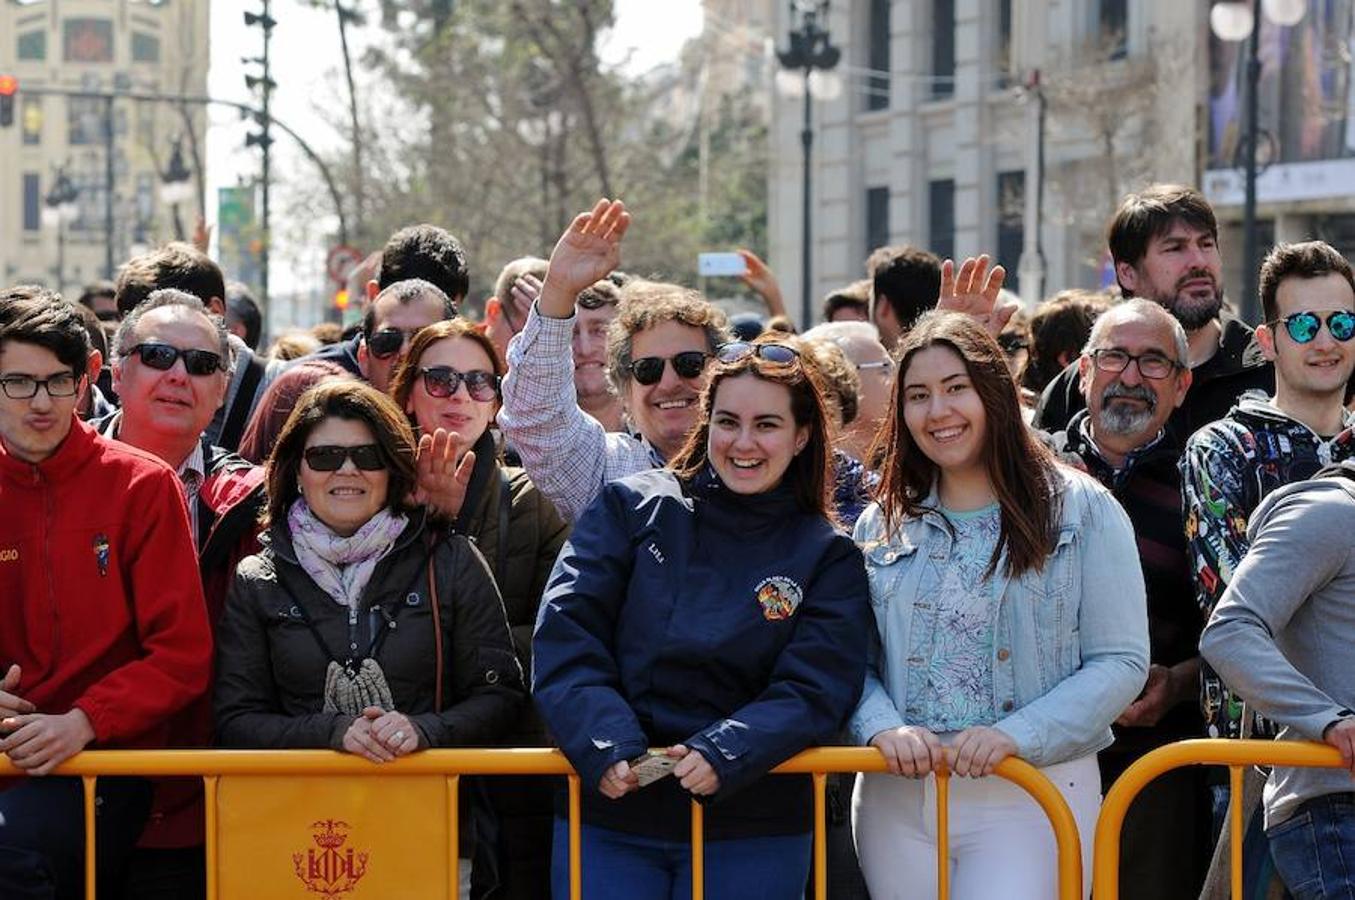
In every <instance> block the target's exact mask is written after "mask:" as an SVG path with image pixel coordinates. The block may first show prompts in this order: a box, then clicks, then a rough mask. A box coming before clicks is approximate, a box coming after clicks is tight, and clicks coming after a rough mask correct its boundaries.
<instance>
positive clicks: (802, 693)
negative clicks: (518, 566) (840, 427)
mask: <svg viewBox="0 0 1355 900" xmlns="http://www.w3.org/2000/svg"><path fill="white" fill-rule="evenodd" d="M715 357H716V362H715V365H714V366H713V370H712V373H711V379H710V384H709V387H708V388H707V389H706V391H705V392H704V393H703V394H702V398H701V407H700V415H699V417H698V420H697V424H696V429H695V430H694V431H693V433H692V435H691V437H690V438H689V439H688V441H687V443H686V445H685V446H684V447H683V448H682V450H681V452H679V453H677V454H676V455H675V456H674V457H673V459H672V460H671V461H670V463H669V464H668V466H667V467H666V468H663V469H653V470H650V471H646V472H642V473H639V474H635V475H631V476H628V477H625V478H621V479H619V480H616V481H612V482H610V483H608V484H607V485H605V486H603V487H601V488H600V491H599V496H598V497H597V499H596V500H595V501H594V502H593V503H592V504H591V505H589V507H588V508H587V509H586V510H585V511H584V513H583V514H582V515H581V516H580V517H579V519H578V521H577V523H576V525H575V527H574V531H573V534H572V536H571V538H570V540H569V541H568V542H566V544H565V547H564V549H563V550H562V551H561V555H560V558H559V559H558V560H557V562H556V565H555V569H554V571H553V572H552V575H551V580H550V586H549V588H548V589H547V592H546V596H545V598H544V600H543V602H542V605H541V613H540V618H539V619H538V622H537V627H536V634H535V637H534V641H533V656H534V666H535V671H534V674H533V693H534V696H535V699H536V704H537V708H538V709H539V710H540V711H541V714H542V716H543V717H544V718H545V720H546V724H547V726H548V728H549V729H550V731H551V733H552V734H553V735H554V736H555V737H556V739H557V740H558V742H559V744H560V746H561V748H562V749H563V750H564V752H565V755H566V756H567V757H568V758H569V761H570V763H571V764H572V765H573V766H574V768H575V770H576V771H577V772H578V773H579V776H580V778H581V779H582V781H583V784H584V791H583V798H582V817H583V860H584V870H583V873H582V875H583V891H584V895H585V896H587V897H589V898H590V900H594V898H602V900H607V898H613V897H614V898H625V900H647V898H654V900H659V898H663V900H667V898H669V897H680V896H686V895H689V894H690V892H691V852H690V844H689V835H690V801H691V800H692V799H693V798H695V799H696V800H698V801H699V802H702V803H704V804H708V809H707V812H706V817H705V839H706V843H705V854H706V855H705V864H706V869H705V872H706V885H705V886H706V892H707V894H706V895H707V896H709V897H713V898H728V897H742V896H758V897H766V898H785V900H790V898H794V897H800V896H802V895H803V893H804V887H805V878H806V875H807V873H808V871H809V858H810V847H811V831H812V824H811V813H812V797H811V791H810V784H809V780H808V779H807V778H797V777H792V776H774V775H768V771H769V770H770V769H771V768H773V767H774V766H775V765H777V764H778V763H780V762H782V761H783V760H785V759H787V758H788V757H790V756H792V755H794V754H795V753H797V752H799V751H800V750H803V749H805V748H806V747H810V746H813V745H814V744H816V743H819V742H821V741H824V740H826V739H828V738H830V737H831V736H832V735H833V734H834V733H835V732H836V730H837V729H838V728H840V727H841V725H842V724H843V722H844V720H845V716H846V714H847V713H848V712H849V711H850V709H851V707H852V705H853V704H854V703H855V700H856V697H857V696H858V694H859V693H860V690H861V684H862V679H863V676H864V661H865V652H866V640H865V636H866V634H867V633H868V623H869V614H868V606H867V585H866V577H865V570H864V567H863V564H862V559H861V553H860V550H858V549H857V547H856V546H855V544H853V543H852V541H851V540H850V539H849V538H848V537H847V536H846V535H845V534H844V533H842V532H841V531H840V530H838V529H837V528H836V527H835V524H834V522H833V520H832V512H831V509H832V507H831V501H830V490H831V478H830V460H831V447H830V445H829V439H828V427H827V425H826V421H825V415H824V404H823V399H822V395H821V392H820V389H819V387H818V384H817V382H816V379H817V375H816V374H814V373H813V372H812V370H811V369H810V368H808V367H807V366H806V365H805V362H804V360H803V359H802V357H801V349H800V347H799V345H798V342H797V341H796V340H795V339H794V338H791V339H788V340H786V341H781V342H778V341H775V340H771V339H766V338H764V339H761V340H759V341H756V342H753V343H744V342H734V343H728V344H724V345H722V346H721V347H720V348H718V350H717V351H716V354H715ZM651 748H654V749H660V750H661V751H662V752H663V754H664V755H665V756H666V757H667V759H668V760H671V763H664V762H662V761H660V760H656V759H655V758H654V756H653V755H652V754H650V753H649V751H650V750H651ZM670 768H671V774H666V773H665V770H666V769H670ZM557 814H558V816H559V817H558V818H557V819H556V837H555V845H554V864H553V873H552V889H553V894H554V896H555V897H557V898H564V897H567V896H568V884H569V863H568V858H569V857H568V850H569V842H568V837H567V826H566V819H565V818H564V815H565V809H564V807H563V806H560V807H558V809H557Z"/></svg>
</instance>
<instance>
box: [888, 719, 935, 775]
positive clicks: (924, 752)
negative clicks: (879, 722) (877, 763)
mask: <svg viewBox="0 0 1355 900" xmlns="http://www.w3.org/2000/svg"><path fill="white" fill-rule="evenodd" d="M870 745H871V746H872V747H877V748H879V750H880V752H881V753H883V754H884V758H885V762H886V763H888V764H889V771H890V772H893V773H894V774H895V775H906V776H907V777H909V778H921V777H923V776H924V775H926V774H928V773H930V772H932V771H935V770H937V769H941V768H944V767H945V766H946V749H945V747H943V746H941V739H940V738H938V737H937V736H936V735H934V734H932V733H931V732H930V731H928V730H927V729H925V728H922V727H920V726H917V725H904V726H901V727H899V728H889V729H886V730H884V731H881V732H880V733H879V734H877V735H875V736H874V737H873V738H871V739H870Z"/></svg>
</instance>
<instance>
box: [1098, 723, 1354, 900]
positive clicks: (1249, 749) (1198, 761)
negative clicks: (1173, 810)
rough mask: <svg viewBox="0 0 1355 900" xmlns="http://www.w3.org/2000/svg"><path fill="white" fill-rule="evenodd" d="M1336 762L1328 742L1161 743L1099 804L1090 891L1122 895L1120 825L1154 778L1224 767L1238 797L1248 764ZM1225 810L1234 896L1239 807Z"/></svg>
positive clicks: (1114, 898) (1236, 897)
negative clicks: (1184, 768) (1187, 769)
mask: <svg viewBox="0 0 1355 900" xmlns="http://www.w3.org/2000/svg"><path fill="white" fill-rule="evenodd" d="M1254 765H1269V766H1301V767H1325V766H1332V767H1339V766H1340V765H1341V754H1340V753H1339V752H1338V751H1337V750H1336V748H1335V747H1331V746H1328V745H1327V744H1314V743H1306V742H1299V741H1240V740H1199V741H1180V742H1179V743H1175V744H1168V745H1167V746H1165V747H1159V748H1158V749H1156V750H1154V751H1152V752H1151V753H1149V754H1147V755H1146V756H1144V757H1142V758H1141V759H1139V760H1137V761H1136V762H1135V763H1134V764H1133V765H1131V766H1130V767H1129V768H1128V769H1126V770H1125V771H1124V774H1122V775H1121V776H1120V777H1119V778H1118V779H1116V781H1115V783H1114V784H1113V785H1111V788H1110V791H1109V792H1108V793H1107V794H1106V799H1105V800H1104V801H1103V802H1102V803H1101V815H1100V817H1099V818H1098V819H1097V820H1096V842H1095V844H1094V845H1093V865H1092V873H1093V874H1092V894H1093V895H1094V896H1095V897H1096V900H1118V898H1119V896H1120V830H1121V828H1122V827H1123V825H1124V817H1125V813H1126V812H1128V811H1129V804H1131V803H1133V802H1134V798H1135V797H1137V796H1138V795H1139V792H1140V791H1142V790H1143V788H1144V787H1145V786H1146V785H1147V784H1148V783H1149V782H1150V781H1152V780H1153V779H1154V778H1156V777H1157V776H1159V775H1161V774H1163V773H1164V772H1168V771H1170V770H1172V769H1179V768H1181V767H1182V766H1227V767H1228V775H1229V783H1230V784H1231V785H1232V795H1233V796H1234V797H1240V796H1242V772H1243V769H1245V768H1246V767H1247V766H1254ZM1229 815H1230V816H1231V827H1230V829H1229V830H1230V832H1231V834H1230V838H1231V844H1230V851H1231V852H1230V856H1229V859H1230V862H1231V866H1232V871H1231V873H1230V875H1231V882H1232V896H1233V900H1241V898H1242V807H1241V805H1240V804H1232V806H1231V808H1230V810H1229Z"/></svg>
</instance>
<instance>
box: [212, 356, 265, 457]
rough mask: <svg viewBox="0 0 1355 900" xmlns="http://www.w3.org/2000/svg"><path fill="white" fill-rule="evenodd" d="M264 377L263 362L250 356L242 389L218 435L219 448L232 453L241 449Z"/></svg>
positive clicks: (240, 388)
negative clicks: (256, 393)
mask: <svg viewBox="0 0 1355 900" xmlns="http://www.w3.org/2000/svg"><path fill="white" fill-rule="evenodd" d="M263 376H264V364H263V360H261V359H259V357H257V356H250V358H249V365H247V366H245V374H244V375H242V376H240V387H239V388H238V389H237V390H236V392H235V402H234V403H232V404H231V408H230V412H229V413H227V414H226V422H225V424H224V425H222V426H221V434H219V435H217V439H216V443H217V446H219V447H225V448H226V449H227V450H231V451H234V450H237V449H239V447H240V438H242V437H244V434H245V425H247V424H248V423H249V414H250V413H251V412H252V411H253V410H254V394H255V392H256V391H257V390H258V389H259V382H261V381H263Z"/></svg>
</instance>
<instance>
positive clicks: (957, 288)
mask: <svg viewBox="0 0 1355 900" xmlns="http://www.w3.org/2000/svg"><path fill="white" fill-rule="evenodd" d="M1006 277H1007V270H1006V269H1004V268H1002V266H993V269H992V271H991V272H990V271H988V254H986V253H985V254H983V255H982V256H980V257H979V258H978V259H975V258H974V257H972V256H971V257H969V258H968V259H966V260H965V261H964V262H963V263H961V264H960V271H959V273H958V274H957V273H956V271H955V260H953V259H948V260H946V261H945V262H943V263H941V296H940V299H939V300H938V302H937V304H936V308H937V309H940V310H947V311H949V312H961V313H965V314H966V315H970V316H973V317H974V318H975V319H977V320H978V321H979V324H980V325H982V326H983V327H984V329H985V330H986V331H987V332H988V333H989V334H991V335H992V336H993V337H997V336H998V335H999V334H1001V333H1002V329H1003V328H1004V327H1005V326H1006V324H1007V322H1008V320H1010V319H1011V317H1012V315H1013V314H1015V312H1016V310H1017V307H1016V305H1015V304H1007V305H1005V306H999V305H998V292H999V291H1001V290H1002V282H1003V280H1004V279H1005V278H1006Z"/></svg>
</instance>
